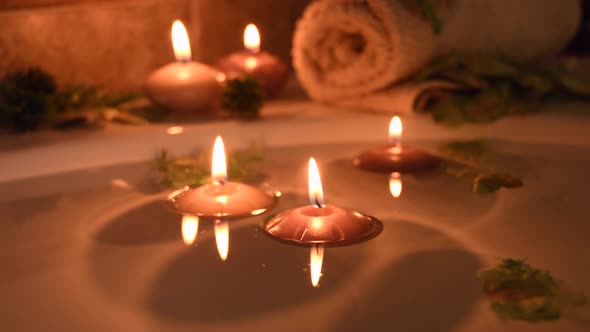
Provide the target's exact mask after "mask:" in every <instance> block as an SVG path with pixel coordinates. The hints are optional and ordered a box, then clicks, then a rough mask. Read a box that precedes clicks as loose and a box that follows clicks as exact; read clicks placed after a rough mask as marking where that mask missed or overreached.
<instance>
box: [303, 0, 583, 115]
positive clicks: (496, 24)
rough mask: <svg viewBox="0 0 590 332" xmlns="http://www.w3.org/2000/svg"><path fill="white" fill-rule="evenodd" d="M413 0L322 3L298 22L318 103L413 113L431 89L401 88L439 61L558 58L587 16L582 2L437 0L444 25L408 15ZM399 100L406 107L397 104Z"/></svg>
mask: <svg viewBox="0 0 590 332" xmlns="http://www.w3.org/2000/svg"><path fill="white" fill-rule="evenodd" d="M412 1H413V0H318V1H315V2H313V3H312V4H310V5H309V7H308V8H307V9H306V11H305V13H304V15H303V17H302V18H301V19H300V20H299V22H298V23H297V28H296V31H295V34H294V40H293V50H292V54H293V66H294V68H295V71H296V73H297V77H298V79H299V81H300V83H301V84H302V86H303V88H304V89H305V90H306V91H307V93H308V94H309V96H310V97H311V98H313V99H316V100H318V101H322V102H327V103H333V104H339V105H344V106H348V107H360V108H366V109H371V110H375V111H386V112H408V111H411V109H412V108H413V104H414V103H413V102H409V103H408V102H407V101H409V100H412V99H415V98H417V96H419V95H420V92H421V91H424V89H427V88H430V87H431V86H432V85H430V84H419V85H410V86H404V88H403V89H401V92H400V89H398V88H397V87H396V86H395V84H396V83H399V82H400V81H402V80H404V79H406V78H408V77H409V76H411V75H412V74H415V73H416V72H417V71H419V70H420V69H422V68H423V67H424V66H426V65H427V64H428V63H430V62H431V61H432V60H434V59H435V58H436V57H437V56H440V55H442V54H445V53H448V52H450V51H454V50H463V51H465V50H467V51H469V50H483V51H491V52H494V53H498V54H502V55H505V56H507V57H509V58H513V59H515V60H527V59H531V58H535V57H542V56H548V55H552V54H555V53H557V52H558V51H559V50H561V49H562V48H563V47H564V46H565V44H566V43H567V42H568V41H569V40H570V39H571V38H572V37H573V35H574V34H575V32H576V30H577V27H578V25H579V22H580V18H581V8H580V1H579V0H518V1H516V0H433V3H434V4H435V7H436V10H437V13H438V14H439V15H440V17H441V18H442V21H443V24H444V25H443V30H442V32H441V33H440V34H436V33H435V32H434V30H433V26H432V25H431V23H430V22H429V21H428V20H426V19H425V18H424V17H421V16H420V13H419V12H416V11H413V10H410V9H409V8H408V3H410V4H411V3H412ZM400 94H401V97H400ZM399 100H405V101H406V103H405V104H403V103H402V105H400V104H399V103H398V104H397V105H396V102H397V101H399Z"/></svg>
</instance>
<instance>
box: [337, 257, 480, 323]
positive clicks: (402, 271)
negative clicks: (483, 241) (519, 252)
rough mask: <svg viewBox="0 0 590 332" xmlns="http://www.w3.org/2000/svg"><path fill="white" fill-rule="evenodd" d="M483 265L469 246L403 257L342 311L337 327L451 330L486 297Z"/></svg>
mask: <svg viewBox="0 0 590 332" xmlns="http://www.w3.org/2000/svg"><path fill="white" fill-rule="evenodd" d="M478 269H479V264H478V261H477V259H476V257H475V256H473V255H472V254H470V253H468V252H466V251H463V250H441V251H423V252H417V253H414V254H411V255H408V256H406V257H403V258H402V259H401V260H399V261H396V262H394V263H393V264H392V265H390V266H389V267H387V268H386V269H385V270H384V271H382V273H381V274H380V275H379V277H378V280H376V281H375V282H374V283H373V284H372V285H373V287H372V288H371V289H370V290H369V291H368V292H367V293H365V294H362V295H361V298H360V300H359V303H356V304H355V305H354V306H351V307H349V308H348V309H347V310H346V311H345V312H343V313H341V314H340V319H339V320H338V321H337V322H336V324H335V326H334V327H333V329H332V331H338V332H347V331H350V332H353V331H354V332H358V331H404V332H439V331H440V332H443V331H450V330H452V329H453V328H454V327H456V326H457V325H458V324H459V323H461V321H462V320H463V319H464V318H465V317H466V316H467V315H469V313H470V311H471V308H472V306H473V305H474V303H475V302H476V301H477V300H478V298H479V297H480V294H481V291H480V289H479V287H480V286H479V283H478V281H477V279H476V274H477V270H478Z"/></svg>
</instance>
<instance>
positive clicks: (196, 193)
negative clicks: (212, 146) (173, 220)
mask: <svg viewBox="0 0 590 332" xmlns="http://www.w3.org/2000/svg"><path fill="white" fill-rule="evenodd" d="M277 201H278V199H277V195H276V194H273V193H269V192H265V191H262V190H260V189H258V188H255V187H252V186H249V185H247V184H243V183H238V182H225V183H219V182H214V183H209V184H206V185H203V186H200V187H197V188H192V189H191V188H188V187H187V188H185V189H184V190H181V191H179V192H177V193H176V194H175V195H174V196H171V197H170V203H171V204H172V207H174V209H175V210H176V211H178V212H179V213H181V214H188V215H195V216H198V217H200V218H204V219H221V218H223V219H239V218H247V217H251V216H257V215H260V214H263V213H265V212H268V211H270V210H272V209H273V208H274V207H275V206H276V204H277Z"/></svg>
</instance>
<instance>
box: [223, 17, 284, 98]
mask: <svg viewBox="0 0 590 332" xmlns="http://www.w3.org/2000/svg"><path fill="white" fill-rule="evenodd" d="M260 41H261V38H260V32H259V31H258V28H257V27H256V26H255V25H254V24H248V26H246V29H245V30H244V48H245V50H244V51H241V52H235V53H232V54H230V55H228V56H226V57H224V58H222V59H221V60H219V61H218V62H217V68H219V70H221V71H222V72H224V73H225V75H226V77H227V79H235V78H240V77H243V76H246V75H248V76H252V77H255V78H256V79H257V80H258V82H259V83H260V84H261V85H262V88H263V90H264V93H265V96H266V97H273V96H276V95H277V94H278V93H279V91H280V90H281V88H282V87H283V85H284V83H285V80H286V79H287V75H288V69H287V66H286V65H285V64H284V63H283V62H282V61H281V60H279V58H277V57H276V56H274V55H272V54H270V53H268V52H261V51H260Z"/></svg>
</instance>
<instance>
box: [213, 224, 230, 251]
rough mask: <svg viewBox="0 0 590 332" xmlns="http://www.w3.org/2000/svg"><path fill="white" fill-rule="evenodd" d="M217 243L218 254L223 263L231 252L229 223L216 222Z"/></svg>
mask: <svg viewBox="0 0 590 332" xmlns="http://www.w3.org/2000/svg"><path fill="white" fill-rule="evenodd" d="M215 243H217V252H218V253H219V257H221V259H222V260H223V261H225V260H226V259H227V254H228V252H229V224H228V223H227V221H221V220H215Z"/></svg>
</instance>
